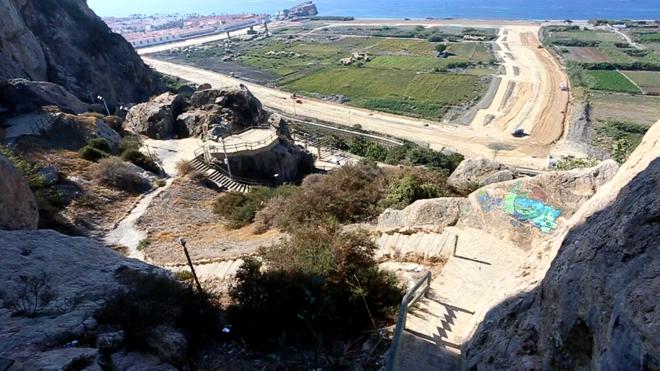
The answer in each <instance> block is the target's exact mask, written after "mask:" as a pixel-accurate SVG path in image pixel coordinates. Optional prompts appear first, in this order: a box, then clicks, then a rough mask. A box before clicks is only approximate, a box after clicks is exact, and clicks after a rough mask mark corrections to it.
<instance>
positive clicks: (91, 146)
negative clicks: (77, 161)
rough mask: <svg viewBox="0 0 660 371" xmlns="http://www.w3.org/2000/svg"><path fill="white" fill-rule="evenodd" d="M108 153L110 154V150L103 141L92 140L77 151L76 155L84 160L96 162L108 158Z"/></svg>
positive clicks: (98, 139) (99, 139) (101, 139)
mask: <svg viewBox="0 0 660 371" xmlns="http://www.w3.org/2000/svg"><path fill="white" fill-rule="evenodd" d="M110 152H112V149H111V148H110V145H109V144H108V142H107V141H106V140H105V139H103V138H94V139H92V140H90V141H89V142H88V143H87V145H86V146H84V147H82V148H81V149H80V150H79V151H78V154H79V155H80V157H81V158H83V159H84V160H87V161H93V162H96V161H98V160H100V159H102V158H106V157H108V156H110Z"/></svg>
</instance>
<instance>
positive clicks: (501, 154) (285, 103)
mask: <svg viewBox="0 0 660 371" xmlns="http://www.w3.org/2000/svg"><path fill="white" fill-rule="evenodd" d="M474 22H479V25H481V26H492V25H495V24H494V22H487V21H474ZM370 24H385V23H383V22H382V21H381V22H380V23H370ZM391 24H402V22H392V23H391ZM447 24H457V23H450V22H440V23H438V22H435V23H433V22H426V23H425V25H427V26H432V25H447ZM539 27H540V26H539V25H536V24H524V23H520V22H512V23H510V22H509V23H506V24H505V25H503V26H502V28H501V31H500V36H499V39H498V41H497V43H498V45H499V48H500V49H501V50H500V52H499V53H500V56H503V59H504V65H505V68H506V74H505V75H504V76H503V82H502V83H501V84H500V86H499V88H498V92H497V94H496V97H495V99H493V102H492V103H491V105H490V107H488V108H487V109H484V110H481V111H480V112H478V114H477V115H476V116H475V118H474V120H473V122H472V124H471V125H469V126H463V125H457V124H451V123H449V124H445V123H438V122H432V121H427V120H421V119H415V118H410V117H404V116H397V115H391V114H386V113H381V112H376V111H369V110H365V109H359V108H354V107H349V106H344V105H340V104H334V103H329V102H324V101H318V100H313V99H304V102H303V104H297V103H295V102H294V101H293V100H292V99H291V98H290V94H289V93H286V92H283V91H280V90H277V89H272V88H267V87H264V86H260V85H256V84H251V83H248V82H245V81H241V80H238V79H235V78H231V77H229V76H226V75H222V74H219V73H214V72H211V71H207V70H203V69H199V68H195V67H190V66H185V65H179V64H174V63H169V62H164V61H159V60H155V59H152V58H148V57H143V59H144V60H145V62H146V63H147V64H149V65H150V66H152V67H153V68H155V69H156V70H158V71H160V72H162V73H166V74H170V75H174V76H179V77H181V78H183V79H186V80H189V81H192V82H195V83H210V84H211V85H213V86H214V87H224V86H231V85H237V84H241V83H242V84H244V85H246V86H247V87H248V88H249V89H250V90H251V91H252V92H253V93H254V94H255V96H257V98H259V99H260V100H261V101H262V103H263V104H264V105H266V106H268V107H271V108H273V109H276V110H279V111H283V112H286V113H287V114H294V115H295V116H301V117H309V118H316V119H319V120H322V121H325V122H330V123H333V124H338V125H345V126H353V125H355V124H360V125H361V126H362V128H363V129H365V130H369V131H374V132H377V133H383V134H387V135H391V136H394V137H397V138H402V139H406V140H411V141H415V142H418V143H423V144H428V145H429V146H431V148H433V149H436V150H441V149H444V148H447V149H450V150H453V151H457V152H460V153H462V154H463V155H465V156H468V157H474V156H478V155H482V156H485V157H488V158H492V159H495V160H498V161H501V162H503V163H506V164H509V165H511V166H515V167H522V168H532V169H544V168H545V166H546V156H547V155H548V154H549V153H550V151H551V150H552V144H553V143H555V142H557V141H558V140H559V139H560V138H561V136H562V133H563V132H564V131H565V125H566V120H565V115H566V110H567V105H568V100H569V94H568V93H567V92H561V91H560V90H559V83H560V82H567V81H568V79H567V77H566V76H565V74H564V72H563V71H562V69H561V67H560V66H559V64H558V63H557V62H556V61H555V60H554V59H553V58H552V56H551V55H550V54H549V53H548V52H547V51H546V50H545V49H541V48H538V45H539V41H538V39H537V36H536V35H537V33H538V30H539ZM504 81H506V82H504ZM509 81H513V82H515V84H516V87H515V88H514V91H513V94H510V98H509V99H507V102H504V103H503V101H504V100H505V99H506V95H507V94H506V90H507V84H508V82H509ZM489 115H492V116H495V120H494V121H493V122H492V123H491V124H489V125H486V126H485V125H484V123H485V122H486V121H487V120H486V117H487V116H489ZM518 127H522V128H524V129H525V132H526V133H529V134H530V135H529V136H528V137H525V138H513V137H512V136H511V135H510V131H511V130H512V129H513V128H518Z"/></svg>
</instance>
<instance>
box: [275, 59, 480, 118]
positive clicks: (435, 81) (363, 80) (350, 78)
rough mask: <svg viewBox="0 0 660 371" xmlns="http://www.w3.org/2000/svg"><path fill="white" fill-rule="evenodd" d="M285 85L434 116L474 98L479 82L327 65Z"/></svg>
mask: <svg viewBox="0 0 660 371" xmlns="http://www.w3.org/2000/svg"><path fill="white" fill-rule="evenodd" d="M285 89H287V90H290V91H296V92H302V93H303V94H313V93H320V94H324V95H332V94H341V95H345V96H347V97H349V98H350V99H351V104H353V105H356V106H359V107H364V108H369V109H374V110H379V111H384V112H390V113H401V112H405V113H407V114H409V115H411V116H419V117H426V118H433V119H436V120H437V119H439V118H440V117H441V116H442V114H444V113H445V111H446V110H447V109H448V107H449V106H452V105H457V104H462V103H464V102H469V101H472V100H474V99H476V98H477V97H478V96H479V95H480V93H481V91H482V84H480V78H479V77H477V76H472V75H466V74H448V73H437V74H436V73H431V74H417V73H416V72H414V71H410V70H401V71H397V73H392V72H391V71H390V70H388V69H383V68H371V67H364V68H353V67H338V68H334V67H331V68H328V69H326V70H321V71H318V72H316V73H314V74H311V75H308V76H305V77H303V78H300V79H298V80H295V81H293V82H291V83H288V84H286V85H285Z"/></svg>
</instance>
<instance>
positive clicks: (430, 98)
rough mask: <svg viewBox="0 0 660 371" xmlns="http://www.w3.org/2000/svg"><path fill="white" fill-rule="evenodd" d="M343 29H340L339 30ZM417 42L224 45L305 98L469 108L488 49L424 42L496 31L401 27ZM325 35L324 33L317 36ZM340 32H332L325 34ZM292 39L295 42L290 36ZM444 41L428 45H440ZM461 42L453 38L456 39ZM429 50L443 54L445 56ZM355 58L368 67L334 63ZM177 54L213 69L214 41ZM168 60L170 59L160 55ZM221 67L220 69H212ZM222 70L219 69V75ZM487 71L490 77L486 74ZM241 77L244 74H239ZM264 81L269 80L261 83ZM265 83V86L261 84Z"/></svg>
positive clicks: (426, 110) (217, 47)
mask: <svg viewBox="0 0 660 371" xmlns="http://www.w3.org/2000/svg"><path fill="white" fill-rule="evenodd" d="M341 29H344V28H341ZM348 29H351V30H353V31H355V32H358V33H359V32H362V34H364V33H365V32H366V33H367V34H370V32H371V31H374V33H375V30H376V29H377V30H379V32H381V31H384V29H386V30H387V31H392V32H395V33H398V32H399V31H400V29H399V28H393V29H390V28H380V27H376V28H370V27H348ZM405 29H406V30H410V31H411V32H415V33H416V36H419V37H420V38H384V37H338V38H337V39H336V40H328V38H327V37H324V36H319V35H312V36H309V35H308V36H304V37H301V36H300V35H296V33H298V32H301V31H302V30H301V29H296V30H291V33H289V31H286V32H284V31H283V32H284V33H283V34H282V35H288V36H278V37H277V38H267V39H261V40H257V41H243V42H240V41H237V42H235V45H234V46H233V47H232V51H233V52H234V53H235V55H238V54H240V55H238V56H237V57H236V59H235V62H236V63H239V64H241V65H243V66H245V67H247V68H249V69H251V70H253V71H255V72H254V73H255V76H258V77H257V78H258V79H265V80H264V81H263V83H268V82H272V83H274V84H276V85H278V86H279V87H281V88H283V89H285V90H287V91H291V92H296V93H300V94H304V95H305V94H306V95H312V96H319V95H321V96H330V95H343V96H346V97H347V98H348V99H349V103H348V104H351V105H354V106H357V107H362V108H369V109H376V110H381V111H384V112H389V113H395V114H405V115H410V116H413V117H423V118H428V119H432V120H438V119H439V118H441V117H442V116H443V115H444V114H445V113H446V112H447V110H448V109H449V107H451V106H462V105H466V104H469V103H472V102H474V101H475V100H476V99H478V97H479V96H480V95H481V94H482V93H483V92H484V91H485V89H486V86H485V85H486V83H487V81H486V79H483V78H482V77H483V75H484V74H483V73H479V74H475V75H472V74H470V73H471V72H470V69H469V68H470V67H484V66H490V65H493V64H494V63H495V62H496V60H495V59H494V57H493V55H492V51H491V50H490V47H489V45H487V44H485V43H481V42H449V43H448V44H447V45H446V46H445V45H444V44H439V43H436V42H431V41H428V40H426V39H427V38H429V36H432V35H435V36H437V35H452V36H454V37H456V38H457V41H462V37H463V36H464V35H471V36H478V37H481V36H483V37H485V38H490V37H495V36H496V32H493V31H492V30H482V29H463V28H447V29H445V28H428V29H427V28H424V27H422V28H421V29H418V28H413V27H410V28H405ZM324 31H325V30H324ZM335 31H336V32H341V31H339V30H337V29H335V28H333V29H331V30H328V33H333V32H335ZM294 35H296V36H297V37H296V36H294ZM445 39H446V38H444V37H440V39H437V40H436V39H433V41H444V40H445ZM458 39H461V40H458ZM437 48H440V49H442V48H446V52H447V56H446V58H440V57H438V56H437V55H438V50H440V49H437ZM355 52H366V53H368V56H369V60H368V61H356V62H354V63H353V64H352V65H350V66H342V65H340V60H341V59H343V58H347V57H350V56H351V55H352V54H353V53H355ZM183 53H184V52H180V54H179V55H177V56H175V57H174V58H175V59H181V60H183V61H184V63H192V64H195V65H198V66H208V67H209V68H214V67H213V66H214V64H215V63H211V61H214V60H215V59H220V58H222V57H223V56H224V55H225V54H224V46H223V45H221V44H220V43H218V44H212V45H211V46H205V47H204V48H201V47H200V48H193V49H192V50H186V51H185V54H183ZM164 57H166V58H172V55H170V54H167V55H164ZM220 68H222V67H220ZM224 72H226V71H224ZM492 72H493V71H490V74H492ZM246 73H247V74H249V73H250V72H246ZM268 76H271V77H268ZM269 78H272V80H269Z"/></svg>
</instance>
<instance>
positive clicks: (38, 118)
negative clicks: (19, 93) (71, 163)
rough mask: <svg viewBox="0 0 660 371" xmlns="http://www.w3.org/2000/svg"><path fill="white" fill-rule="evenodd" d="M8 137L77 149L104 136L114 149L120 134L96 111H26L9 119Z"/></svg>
mask: <svg viewBox="0 0 660 371" xmlns="http://www.w3.org/2000/svg"><path fill="white" fill-rule="evenodd" d="M6 124H7V125H8V127H7V130H6V132H5V138H4V139H5V140H6V141H9V142H12V143H15V144H16V145H17V146H22V147H24V148H25V149H29V148H31V147H33V146H35V145H38V146H39V147H41V148H43V149H67V150H70V151H77V150H79V149H80V148H81V147H83V146H85V145H86V144H87V143H88V142H89V141H90V140H91V139H93V138H103V139H105V141H106V142H107V143H108V145H109V146H110V148H111V150H112V151H113V152H116V151H117V150H118V149H119V144H120V142H121V136H120V135H119V133H117V132H116V131H115V130H113V129H112V128H111V127H110V125H108V124H107V123H106V122H105V121H103V120H101V119H99V118H97V117H96V116H93V115H70V114H65V113H39V114H26V115H20V116H16V117H13V118H11V119H9V120H7V121H6Z"/></svg>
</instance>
